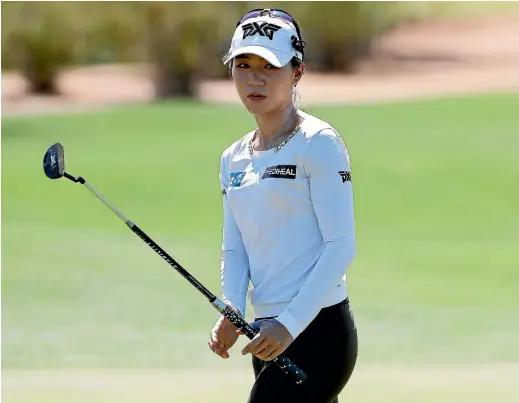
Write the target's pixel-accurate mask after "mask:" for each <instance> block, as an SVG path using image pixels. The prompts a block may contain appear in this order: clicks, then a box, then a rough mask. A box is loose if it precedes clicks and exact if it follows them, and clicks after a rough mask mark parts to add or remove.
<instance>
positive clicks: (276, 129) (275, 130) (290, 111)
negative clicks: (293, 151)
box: [256, 104, 297, 143]
mask: <svg viewBox="0 0 519 403" xmlns="http://www.w3.org/2000/svg"><path fill="white" fill-rule="evenodd" d="M295 109H296V107H295V105H294V104H290V105H288V106H287V107H286V108H284V109H281V110H277V111H275V112H271V113H269V114H266V115H256V123H257V124H258V129H259V131H260V133H261V140H262V142H265V143H268V142H270V141H272V140H273V139H274V137H276V136H279V135H280V132H281V131H282V130H287V129H289V128H290V127H291V126H293V122H294V121H295V120H296V118H297V114H296V112H295ZM288 119H290V120H291V122H288V121H287V120H288Z"/></svg>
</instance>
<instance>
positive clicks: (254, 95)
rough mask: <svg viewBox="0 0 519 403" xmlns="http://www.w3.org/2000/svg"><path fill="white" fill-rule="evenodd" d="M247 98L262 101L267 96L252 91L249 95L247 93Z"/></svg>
mask: <svg viewBox="0 0 519 403" xmlns="http://www.w3.org/2000/svg"><path fill="white" fill-rule="evenodd" d="M247 98H249V99H251V100H253V101H261V100H263V99H265V98H267V97H266V96H265V95H263V94H260V93H259V92H251V93H250V94H249V95H247Z"/></svg>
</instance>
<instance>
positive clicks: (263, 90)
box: [232, 54, 302, 115]
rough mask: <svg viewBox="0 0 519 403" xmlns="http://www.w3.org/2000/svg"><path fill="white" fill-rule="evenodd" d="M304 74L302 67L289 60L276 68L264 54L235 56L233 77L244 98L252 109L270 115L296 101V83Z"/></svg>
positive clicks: (250, 110) (255, 112) (252, 111)
mask: <svg viewBox="0 0 519 403" xmlns="http://www.w3.org/2000/svg"><path fill="white" fill-rule="evenodd" d="M301 75H302V66H301V67H298V68H295V69H294V67H292V64H291V63H290V62H289V63H288V64H286V65H285V66H283V67H281V68H278V67H274V66H273V65H272V64H270V63H269V62H268V61H266V60H265V59H263V58H262V57H259V56H256V55H250V54H248V55H239V56H237V57H236V58H235V59H234V62H233V66H232V76H233V80H234V85H235V86H236V90H237V92H238V95H239V96H240V99H241V101H242V102H243V104H244V105H245V107H246V108H247V109H248V110H249V112H251V113H253V114H255V115H266V114H269V113H272V112H275V111H277V110H282V109H285V108H286V107H287V106H289V105H290V104H291V103H292V102H293V101H292V94H293V88H294V83H297V82H298V81H299V79H300V78H301Z"/></svg>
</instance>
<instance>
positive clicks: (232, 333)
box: [207, 315, 240, 358]
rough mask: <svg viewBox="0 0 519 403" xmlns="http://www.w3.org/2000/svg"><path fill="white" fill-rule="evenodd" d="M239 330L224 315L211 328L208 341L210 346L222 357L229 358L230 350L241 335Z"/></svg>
mask: <svg viewBox="0 0 519 403" xmlns="http://www.w3.org/2000/svg"><path fill="white" fill-rule="evenodd" d="M237 330H238V328H237V327H236V326H234V325H233V324H232V323H231V322H229V320H228V319H227V318H226V317H225V316H223V315H222V316H221V317H220V318H219V319H218V321H217V322H216V324H215V325H214V327H213V329H212V330H211V335H210V337H209V342H208V343H207V344H208V345H209V348H210V349H211V350H212V351H213V352H214V353H215V354H218V355H219V356H220V357H222V358H229V353H228V350H229V349H230V348H231V347H232V346H233V345H234V343H236V340H238V337H239V336H240V335H239V333H238V332H237Z"/></svg>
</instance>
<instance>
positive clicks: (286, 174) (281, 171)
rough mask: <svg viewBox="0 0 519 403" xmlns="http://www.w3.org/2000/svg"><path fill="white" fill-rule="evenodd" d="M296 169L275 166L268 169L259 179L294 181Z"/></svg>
mask: <svg viewBox="0 0 519 403" xmlns="http://www.w3.org/2000/svg"><path fill="white" fill-rule="evenodd" d="M296 172H297V167H296V166H295V165H275V166H272V167H268V168H267V169H266V170H265V173H264V174H263V176H262V177H261V179H265V178H279V179H295V178H296Z"/></svg>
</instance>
